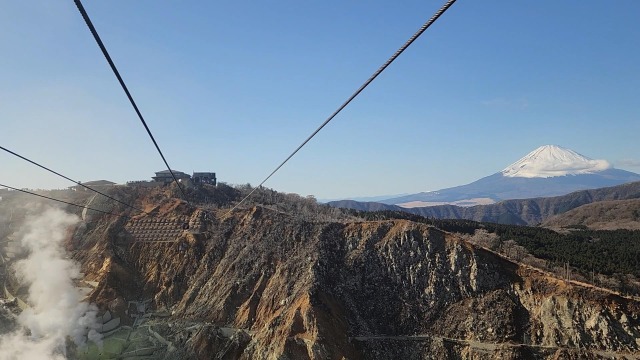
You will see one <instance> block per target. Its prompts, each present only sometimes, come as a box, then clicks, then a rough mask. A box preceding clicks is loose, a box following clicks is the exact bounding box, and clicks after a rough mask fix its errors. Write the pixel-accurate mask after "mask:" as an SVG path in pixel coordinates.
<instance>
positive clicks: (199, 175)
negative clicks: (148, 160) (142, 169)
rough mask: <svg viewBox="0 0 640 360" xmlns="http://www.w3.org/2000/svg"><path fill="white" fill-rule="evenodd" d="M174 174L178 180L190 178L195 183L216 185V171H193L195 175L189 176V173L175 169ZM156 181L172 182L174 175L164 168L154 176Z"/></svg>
mask: <svg viewBox="0 0 640 360" xmlns="http://www.w3.org/2000/svg"><path fill="white" fill-rule="evenodd" d="M173 174H174V175H175V176H176V179H178V181H182V180H186V179H190V180H191V181H192V182H193V183H194V184H210V185H216V184H217V179H216V173H214V172H195V171H194V172H193V176H189V174H185V173H183V172H182V171H177V170H173ZM152 179H153V181H154V182H159V183H164V184H170V183H172V182H173V181H174V180H173V176H171V172H170V171H169V170H162V171H158V172H156V176H153V177H152Z"/></svg>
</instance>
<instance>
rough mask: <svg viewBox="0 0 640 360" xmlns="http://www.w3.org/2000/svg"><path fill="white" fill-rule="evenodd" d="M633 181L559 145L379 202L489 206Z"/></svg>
mask: <svg viewBox="0 0 640 360" xmlns="http://www.w3.org/2000/svg"><path fill="white" fill-rule="evenodd" d="M633 181H640V175H639V174H636V173H633V172H629V171H625V170H620V169H614V168H613V166H611V164H610V163H609V162H608V161H606V160H594V159H590V158H588V157H586V156H583V155H580V154H578V153H576V152H575V151H573V150H570V149H566V148H563V147H560V146H557V145H545V146H541V147H539V148H537V149H535V150H533V151H532V152H530V153H529V154H527V155H526V156H524V157H523V158H521V159H520V160H518V161H516V162H515V163H513V164H511V165H509V166H507V167H506V168H505V169H504V170H502V171H500V172H498V173H495V174H493V175H489V176H486V177H483V178H481V179H479V180H477V181H474V182H472V183H470V184H466V185H461V186H456V187H451V188H446V189H442V190H437V191H429V192H420V193H417V194H409V195H404V196H399V197H392V198H387V199H381V200H376V201H377V202H379V203H382V204H387V205H398V206H401V207H406V208H413V207H423V206H433V205H445V204H451V205H458V206H473V205H487V204H492V203H496V202H499V201H502V200H508V199H527V198H535V197H550V196H558V195H565V194H568V193H571V192H573V191H577V190H585V189H596V188H601V187H609V186H615V185H620V184H624V183H628V182H633Z"/></svg>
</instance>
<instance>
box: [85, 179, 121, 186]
mask: <svg viewBox="0 0 640 360" xmlns="http://www.w3.org/2000/svg"><path fill="white" fill-rule="evenodd" d="M82 185H86V186H106V185H116V183H114V182H113V181H109V180H95V181H87V182H83V183H82Z"/></svg>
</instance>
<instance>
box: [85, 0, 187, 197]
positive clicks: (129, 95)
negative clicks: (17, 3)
mask: <svg viewBox="0 0 640 360" xmlns="http://www.w3.org/2000/svg"><path fill="white" fill-rule="evenodd" d="M73 1H74V2H75V4H76V6H77V7H78V11H80V14H81V15H82V18H83V19H84V21H85V23H86V24H87V26H88V27H89V31H91V34H92V35H93V38H94V39H95V40H96V43H97V44H98V46H99V47H100V50H102V54H103V55H104V57H105V59H106V60H107V62H108V63H109V66H111V70H113V73H114V74H115V75H116V78H118V82H119V83H120V86H121V87H122V90H124V92H125V94H127V98H129V101H130V102H131V105H132V106H133V109H134V110H135V111H136V114H138V118H139V119H140V121H141V122H142V125H143V126H144V128H145V129H146V130H147V134H149V137H150V138H151V141H153V145H155V147H156V150H158V153H159V154H160V157H161V158H162V161H164V164H165V165H166V166H167V170H169V172H170V173H171V177H173V180H174V181H175V182H176V185H177V186H178V188H179V189H180V192H181V193H182V196H183V197H184V199H185V200H187V195H186V194H185V192H184V189H183V188H182V186H181V185H180V182H178V179H177V178H176V175H175V174H174V173H173V170H171V166H169V163H168V162H167V159H166V158H165V157H164V154H162V150H160V146H159V145H158V142H157V141H156V139H155V138H154V137H153V134H152V133H151V130H150V129H149V126H147V122H146V121H145V120H144V117H143V116H142V113H141V112H140V110H139V109H138V105H136V102H135V101H134V100H133V97H132V96H131V93H130V92H129V89H128V88H127V85H126V84H125V83H124V80H123V79H122V76H120V72H119V71H118V69H117V68H116V65H115V63H114V62H113V60H112V59H111V56H110V55H109V52H107V48H106V47H105V46H104V44H103V43H102V40H101V39H100V36H99V35H98V31H97V30H96V28H95V27H94V26H93V23H92V22H91V19H90V18H89V14H87V12H86V10H85V9H84V6H82V2H81V1H80V0H73Z"/></svg>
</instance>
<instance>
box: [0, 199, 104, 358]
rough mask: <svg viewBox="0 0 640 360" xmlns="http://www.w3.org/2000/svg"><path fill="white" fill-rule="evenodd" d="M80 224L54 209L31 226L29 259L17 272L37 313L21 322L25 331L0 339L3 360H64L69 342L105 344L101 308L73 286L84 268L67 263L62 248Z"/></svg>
mask: <svg viewBox="0 0 640 360" xmlns="http://www.w3.org/2000/svg"><path fill="white" fill-rule="evenodd" d="M78 221H79V219H78V218H77V217H76V216H73V215H70V214H67V213H65V212H64V211H62V210H59V209H53V208H50V209H47V210H45V211H44V212H42V213H41V214H40V215H38V216H33V217H31V218H29V219H27V221H26V222H25V225H24V231H23V235H22V236H21V238H20V242H21V244H22V246H23V247H24V248H25V250H27V252H28V253H29V255H28V257H27V258H26V259H23V260H20V261H18V262H17V263H16V264H15V267H16V273H17V276H18V278H19V280H20V282H21V283H22V284H25V285H28V288H29V297H28V301H27V302H28V303H29V304H30V306H31V307H30V308H28V309H26V310H24V311H23V312H22V314H20V316H19V318H18V321H19V323H20V325H21V326H22V329H20V330H18V331H16V332H14V333H12V334H9V335H5V336H3V337H2V338H0V360H9V359H11V360H14V359H35V360H39V359H43V360H44V359H47V360H49V359H56V360H57V359H64V358H65V348H66V345H65V344H66V341H67V338H70V339H71V340H73V342H75V343H76V344H78V345H82V344H84V343H85V341H86V339H87V337H88V338H89V339H90V340H99V338H100V335H99V334H98V333H97V331H96V329H98V328H99V325H97V321H96V314H97V308H96V307H95V306H93V305H89V304H87V303H85V302H82V301H81V296H80V293H79V291H78V289H77V288H76V287H75V286H74V284H73V279H76V278H79V277H80V269H79V266H78V264H77V263H75V262H73V261H72V260H70V259H67V258H66V256H65V251H64V248H63V246H62V242H63V240H64V239H65V237H66V235H67V231H68V229H69V227H70V226H72V225H74V224H75V223H77V222H78ZM26 330H28V331H26Z"/></svg>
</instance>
